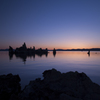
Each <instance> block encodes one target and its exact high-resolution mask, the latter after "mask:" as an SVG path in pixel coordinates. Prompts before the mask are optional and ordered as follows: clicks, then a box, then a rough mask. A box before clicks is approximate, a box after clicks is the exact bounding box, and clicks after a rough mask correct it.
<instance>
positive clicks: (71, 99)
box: [18, 69, 100, 100]
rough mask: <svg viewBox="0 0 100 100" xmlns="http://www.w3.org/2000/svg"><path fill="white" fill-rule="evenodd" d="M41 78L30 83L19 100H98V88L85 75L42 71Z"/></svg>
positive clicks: (99, 96)
mask: <svg viewBox="0 0 100 100" xmlns="http://www.w3.org/2000/svg"><path fill="white" fill-rule="evenodd" d="M43 77H44V79H43V80H41V79H36V80H34V81H31V82H30V83H29V85H27V86H26V87H25V88H24V90H23V91H22V93H19V95H18V96H19V100H33V99H34V100H100V86H99V85H97V84H95V83H93V82H92V81H91V80H90V78H89V77H88V76H87V75H86V74H85V73H78V72H77V71H76V72H67V73H60V72H59V71H57V70H56V69H52V70H46V71H44V72H43Z"/></svg>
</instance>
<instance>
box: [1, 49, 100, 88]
mask: <svg viewBox="0 0 100 100" xmlns="http://www.w3.org/2000/svg"><path fill="white" fill-rule="evenodd" d="M52 68H55V69H56V70H58V71H60V72H62V73H65V72H69V71H78V72H84V73H86V75H88V77H89V78H90V79H91V80H92V81H93V82H95V83H97V84H99V85H100V51H93V52H90V55H88V54H87V52H86V51H83V52H82V51H57V52H56V55H53V52H52V51H49V53H48V55H41V56H40V55H33V56H27V57H18V56H17V57H16V56H15V55H13V56H9V52H8V51H0V75H3V74H9V73H12V74H14V75H16V74H18V75H19V76H20V78H21V82H20V83H21V86H22V89H23V88H24V86H25V85H28V84H29V82H30V80H34V79H36V78H43V77H42V73H43V72H44V71H45V70H48V69H52Z"/></svg>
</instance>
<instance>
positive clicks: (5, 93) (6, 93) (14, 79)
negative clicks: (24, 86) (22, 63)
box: [0, 74, 21, 100]
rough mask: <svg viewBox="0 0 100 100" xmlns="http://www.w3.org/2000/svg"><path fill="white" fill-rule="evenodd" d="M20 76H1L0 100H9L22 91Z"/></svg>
mask: <svg viewBox="0 0 100 100" xmlns="http://www.w3.org/2000/svg"><path fill="white" fill-rule="evenodd" d="M19 82H20V77H19V76H18V75H12V74H8V75H0V100H9V98H10V97H11V95H12V94H14V95H17V94H18V93H19V92H20V90H21V87H20V84H19Z"/></svg>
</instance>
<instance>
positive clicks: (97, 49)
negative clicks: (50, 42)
mask: <svg viewBox="0 0 100 100" xmlns="http://www.w3.org/2000/svg"><path fill="white" fill-rule="evenodd" d="M0 51H9V49H0ZM48 51H53V50H48ZM56 51H100V48H91V49H66V50H64V49H56Z"/></svg>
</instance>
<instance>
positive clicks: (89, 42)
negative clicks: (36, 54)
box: [0, 0, 100, 49]
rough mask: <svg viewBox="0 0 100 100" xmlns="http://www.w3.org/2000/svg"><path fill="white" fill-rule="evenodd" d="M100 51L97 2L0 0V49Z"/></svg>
mask: <svg viewBox="0 0 100 100" xmlns="http://www.w3.org/2000/svg"><path fill="white" fill-rule="evenodd" d="M24 42H25V43H26V45H27V47H33V46H35V47H36V48H40V47H41V48H48V49H53V48H56V49H58V48H59V49H60V48H62V49H71V48H100V0H0V49H5V48H8V47H9V45H10V46H12V47H13V48H16V47H19V46H21V45H22V44H23V43H24Z"/></svg>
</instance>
